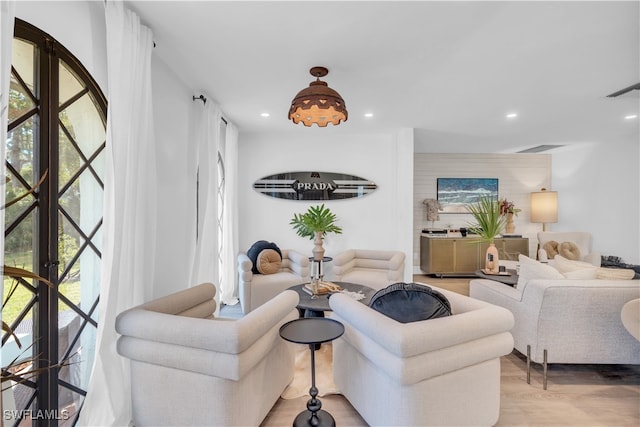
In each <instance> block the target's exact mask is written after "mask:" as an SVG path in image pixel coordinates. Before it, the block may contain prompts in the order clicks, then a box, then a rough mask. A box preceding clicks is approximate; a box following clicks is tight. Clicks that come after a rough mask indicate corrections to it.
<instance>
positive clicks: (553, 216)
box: [531, 188, 558, 231]
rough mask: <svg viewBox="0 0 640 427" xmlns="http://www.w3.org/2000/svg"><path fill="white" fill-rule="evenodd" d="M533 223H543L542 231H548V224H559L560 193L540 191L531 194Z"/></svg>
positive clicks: (544, 189) (543, 189)
mask: <svg viewBox="0 0 640 427" xmlns="http://www.w3.org/2000/svg"><path fill="white" fill-rule="evenodd" d="M531 222H535V223H542V231H547V224H552V223H556V222H558V192H557V191H547V189H546V188H542V189H541V190H540V191H534V192H533V193H531Z"/></svg>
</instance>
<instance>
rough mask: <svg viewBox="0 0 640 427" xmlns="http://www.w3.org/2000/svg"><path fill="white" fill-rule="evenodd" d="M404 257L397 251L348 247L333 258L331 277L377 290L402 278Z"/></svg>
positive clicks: (402, 253)
mask: <svg viewBox="0 0 640 427" xmlns="http://www.w3.org/2000/svg"><path fill="white" fill-rule="evenodd" d="M404 258H405V255H404V252H399V251H376V250H369V249H349V250H347V251H344V252H342V253H340V254H338V256H336V257H334V258H333V277H334V280H336V281H339V282H340V281H341V282H351V283H357V284H358V285H365V286H369V287H370V288H373V289H376V290H379V289H382V288H385V287H387V286H388V285H391V284H393V283H396V282H401V281H402V280H403V276H404Z"/></svg>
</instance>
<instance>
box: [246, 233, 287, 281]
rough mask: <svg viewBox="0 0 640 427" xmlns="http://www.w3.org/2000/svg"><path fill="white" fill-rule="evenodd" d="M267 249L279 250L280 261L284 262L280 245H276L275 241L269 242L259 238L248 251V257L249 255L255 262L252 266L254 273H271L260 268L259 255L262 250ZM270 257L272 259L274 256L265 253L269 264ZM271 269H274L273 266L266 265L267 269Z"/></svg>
mask: <svg viewBox="0 0 640 427" xmlns="http://www.w3.org/2000/svg"><path fill="white" fill-rule="evenodd" d="M265 249H272V250H274V251H275V252H277V254H278V255H279V256H280V261H281V262H282V251H281V250H280V248H279V247H278V245H276V244H275V243H273V242H267V241H266V240H258V241H257V242H255V243H254V244H253V245H251V247H250V248H249V250H248V251H247V257H249V259H250V260H251V262H252V263H253V267H251V271H253V273H254V274H269V273H262V272H261V271H260V270H259V268H258V255H260V252H262V251H263V250H265ZM268 259H272V258H271V257H269V256H268V255H265V263H266V264H268V263H267V260H268ZM270 270H272V268H269V267H268V266H266V268H265V271H270ZM278 270H280V267H278ZM278 270H276V271H274V273H275V272H277V271H278Z"/></svg>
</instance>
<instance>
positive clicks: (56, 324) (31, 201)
mask: <svg viewBox="0 0 640 427" xmlns="http://www.w3.org/2000/svg"><path fill="white" fill-rule="evenodd" d="M10 86H11V87H10V93H9V95H10V96H9V125H8V137H7V141H6V153H7V159H6V167H7V176H8V178H9V180H8V182H7V184H6V199H7V201H10V200H13V199H15V198H16V197H18V196H20V195H22V194H25V193H28V192H29V190H30V189H33V188H34V187H36V188H35V190H34V191H33V192H32V193H30V194H29V195H28V196H26V197H25V198H23V199H21V200H20V201H19V202H18V203H16V204H13V205H11V206H9V207H7V208H6V210H5V264H6V265H8V266H14V267H20V268H23V269H26V270H29V271H32V272H34V273H36V274H38V275H40V276H41V277H44V278H46V279H48V281H49V282H50V284H47V283H44V282H41V281H37V280H33V279H27V278H7V277H5V278H4V295H3V307H2V310H3V311H2V318H3V320H4V321H5V322H7V323H8V324H9V325H10V326H11V327H12V328H13V330H14V331H15V332H16V335H17V337H18V339H19V341H20V343H21V347H20V346H19V345H18V343H17V342H16V340H15V339H14V338H13V337H12V336H10V335H9V334H4V335H3V337H2V346H3V349H2V369H3V372H4V373H7V374H8V373H11V374H13V375H15V377H14V381H11V382H10V385H11V386H12V387H11V388H10V389H9V390H6V391H4V392H3V393H4V396H5V401H7V399H6V398H7V397H8V398H9V402H10V405H11V404H12V405H14V407H13V408H11V407H10V408H7V407H6V405H5V407H4V410H5V411H4V414H3V415H4V420H5V423H7V424H5V425H28V424H29V423H32V424H33V425H47V426H50V425H73V424H74V423H75V420H76V419H77V415H78V413H79V410H80V408H81V406H82V402H83V399H84V396H85V395H86V390H87V385H88V380H89V374H90V372H91V368H92V366H93V358H94V353H95V337H96V330H97V324H98V323H97V322H98V318H97V315H98V309H97V306H98V301H99V281H100V259H101V246H102V234H101V232H102V203H103V187H104V186H103V175H104V174H103V165H104V148H105V135H106V130H105V125H106V100H105V98H104V96H103V94H102V92H101V91H100V89H99V87H98V86H97V84H96V83H95V82H94V80H93V79H92V78H91V76H90V75H89V74H88V73H87V71H86V70H85V69H84V67H83V66H82V65H81V64H80V63H79V62H78V60H77V59H76V58H75V57H73V55H71V53H70V52H68V51H67V49H65V48H64V47H63V46H62V45H61V44H60V43H58V42H57V41H56V40H55V39H53V38H52V37H51V36H49V35H48V34H46V33H44V32H42V31H40V30H39V29H37V28H35V27H33V26H31V25H30V24H28V23H26V22H24V21H20V20H16V26H15V36H14V41H13V57H12V70H11V82H10ZM40 180H42V183H41V184H39V185H38V184H37V183H38V182H39V181H40ZM5 388H7V384H6V383H3V389H5ZM7 411H13V412H7Z"/></svg>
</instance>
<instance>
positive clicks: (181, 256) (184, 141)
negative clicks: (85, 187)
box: [151, 56, 202, 297]
mask: <svg viewBox="0 0 640 427" xmlns="http://www.w3.org/2000/svg"><path fill="white" fill-rule="evenodd" d="M151 73H152V78H153V105H154V122H155V140H156V144H157V147H158V150H157V152H156V154H157V157H156V161H157V168H158V194H157V197H158V209H157V212H158V217H157V224H158V228H157V230H158V233H157V235H156V239H157V240H156V247H155V250H156V266H155V278H154V280H155V284H154V287H153V297H157V296H162V295H167V294H169V293H173V292H176V291H179V290H182V289H184V288H186V287H187V286H190V284H189V273H190V271H191V257H192V256H193V253H194V252H193V251H194V248H195V240H196V224H195V222H196V157H195V155H196V148H195V144H194V142H195V138H193V137H192V135H191V132H192V131H193V126H192V120H193V117H194V116H195V114H194V109H195V108H202V102H201V101H198V102H197V103H195V102H194V101H193V98H192V92H193V91H192V90H191V89H189V87H188V86H187V85H186V84H184V83H182V82H181V81H180V79H179V77H178V76H177V75H176V74H174V73H173V72H172V71H171V70H170V69H169V68H168V67H167V65H166V64H164V63H163V62H162V61H160V60H158V59H157V58H156V57H155V56H154V57H153V61H152V70H151Z"/></svg>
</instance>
